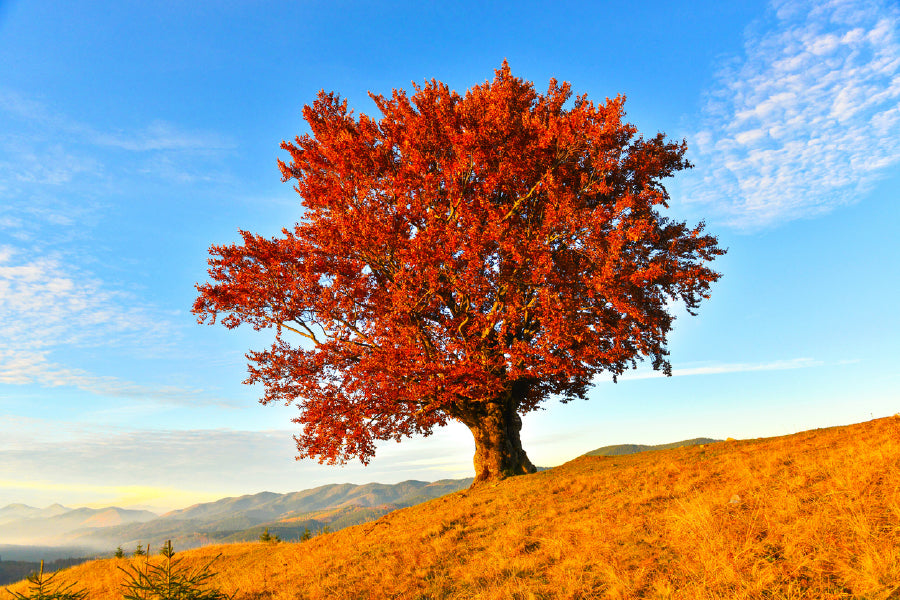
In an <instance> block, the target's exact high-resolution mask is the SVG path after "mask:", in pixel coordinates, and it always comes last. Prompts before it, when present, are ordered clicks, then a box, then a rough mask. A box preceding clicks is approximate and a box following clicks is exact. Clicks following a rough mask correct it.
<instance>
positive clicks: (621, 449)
mask: <svg viewBox="0 0 900 600" xmlns="http://www.w3.org/2000/svg"><path fill="white" fill-rule="evenodd" d="M721 441H722V440H714V439H712V438H694V439H691V440H682V441H680V442H672V443H670V444H657V445H655V446H645V445H643V444H617V445H614V446H603V447H602V448H597V449H596V450H591V451H590V452H585V454H584V456H625V455H626V454H637V453H638V452H651V451H653V450H671V449H672V448H681V447H682V446H699V445H701V444H714V443H715V442H721Z"/></svg>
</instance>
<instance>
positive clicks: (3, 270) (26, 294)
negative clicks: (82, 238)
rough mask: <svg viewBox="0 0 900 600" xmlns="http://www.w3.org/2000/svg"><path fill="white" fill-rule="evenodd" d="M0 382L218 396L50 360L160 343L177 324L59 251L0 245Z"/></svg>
mask: <svg viewBox="0 0 900 600" xmlns="http://www.w3.org/2000/svg"><path fill="white" fill-rule="evenodd" d="M0 339H2V340H3V344H2V346H0V384H14V385H23V384H38V385H42V386H45V387H60V386H69V387H74V388H77V389H81V390H83V391H88V392H91V393H94V394H98V395H102V396H114V397H120V398H132V399H145V400H157V401H163V402H167V403H186V402H190V403H192V404H196V403H201V404H210V403H214V404H223V402H222V401H220V400H217V399H209V398H206V399H205V398H204V396H203V395H202V394H201V392H200V390H195V389H187V388H183V387H177V386H171V385H158V386H153V385H141V384H137V383H133V382H129V381H125V380H122V379H119V378H116V377H109V376H98V375H94V374H91V373H89V372H87V371H85V370H83V369H77V368H72V367H68V366H65V365H63V364H60V363H59V362H58V361H54V360H53V355H54V353H55V352H57V351H59V350H62V349H72V348H87V347H96V346H104V347H107V348H109V347H117V346H118V347H120V348H135V347H141V348H146V347H148V346H156V347H160V348H164V347H166V346H168V345H170V344H172V343H173V342H175V341H177V339H178V328H177V327H176V326H175V325H174V324H172V323H170V322H168V320H167V319H166V317H165V316H164V315H161V314H160V311H158V310H154V309H153V308H152V307H149V306H146V305H143V306H142V305H141V304H140V303H139V302H137V301H136V300H135V299H134V298H132V297H131V296H130V295H128V294H126V293H124V292H121V291H112V290H110V289H108V288H107V286H105V285H104V284H103V282H102V281H100V280H98V279H96V278H93V277H91V276H90V274H89V273H85V272H83V271H82V270H80V269H79V268H77V267H76V266H74V265H72V264H69V263H66V262H65V261H64V260H63V259H62V258H61V257H54V256H38V257H30V256H29V255H27V254H26V253H25V252H23V251H21V250H16V249H14V248H12V247H10V246H0Z"/></svg>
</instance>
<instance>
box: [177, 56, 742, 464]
mask: <svg viewBox="0 0 900 600" xmlns="http://www.w3.org/2000/svg"><path fill="white" fill-rule="evenodd" d="M371 97H372V99H373V100H374V101H375V103H376V104H377V105H378V108H379V109H380V111H381V112H382V114H383V117H382V118H381V119H380V120H375V119H372V118H370V117H368V116H366V115H360V116H359V117H358V118H356V117H355V116H354V115H353V112H352V111H350V110H348V108H347V102H346V100H344V101H342V100H341V99H340V98H339V97H338V96H337V95H335V94H333V93H332V94H326V93H324V92H321V93H320V94H319V96H318V98H317V99H316V101H315V102H314V103H313V104H312V106H306V107H305V108H304V113H303V114H304V117H305V119H306V121H307V122H308V123H309V126H310V129H311V134H307V135H303V136H300V137H297V138H296V140H295V141H294V142H292V143H288V142H283V143H282V145H281V147H282V148H283V149H284V150H286V151H288V152H289V153H290V162H288V163H285V162H282V161H279V166H280V167H281V171H282V175H283V180H284V181H287V180H290V179H292V180H294V181H295V189H296V190H297V193H298V194H299V195H300V197H301V198H302V203H303V206H304V207H305V213H304V215H303V221H302V222H301V223H298V224H296V225H295V226H294V227H293V229H291V230H288V229H285V230H283V236H282V237H277V238H273V239H267V238H263V237H261V236H258V235H254V234H251V233H249V232H246V231H242V232H241V235H242V236H243V240H244V241H243V244H242V245H227V246H213V247H212V248H211V250H210V252H211V255H212V258H211V259H210V260H209V264H210V269H209V274H210V277H211V278H212V280H213V283H206V284H203V285H198V291H199V297H198V298H197V300H196V303H195V304H194V309H193V310H194V312H195V313H196V314H197V315H198V318H199V321H200V322H206V321H208V322H210V323H213V322H215V320H216V317H217V316H219V315H222V319H221V320H222V323H223V324H224V325H225V326H226V327H229V328H231V327H236V326H237V325H239V324H241V323H248V324H250V325H252V326H253V327H254V328H256V329H260V328H267V327H274V328H275V333H276V337H275V341H274V343H273V344H272V346H271V348H269V349H267V350H263V351H259V352H250V353H249V354H248V355H247V356H248V359H249V360H250V366H249V370H250V376H249V378H248V379H247V382H248V383H262V384H264V386H265V396H264V398H263V399H262V402H263V403H268V402H274V401H282V402H285V403H296V404H297V406H298V407H299V409H300V416H299V417H298V418H297V419H295V422H297V423H301V424H302V425H303V431H302V433H301V434H300V435H298V436H297V437H296V440H297V447H298V450H299V453H300V455H301V457H317V458H319V459H320V461H323V462H329V463H335V462H343V461H346V460H347V459H349V458H351V457H359V458H360V460H362V462H364V463H365V462H367V460H368V458H369V457H371V456H372V455H373V454H374V442H375V441H376V440H385V439H390V438H394V439H397V440H399V439H401V438H402V437H404V436H409V435H411V434H413V433H420V434H428V433H430V432H431V431H432V429H433V427H434V426H436V425H444V424H445V423H446V422H447V420H448V419H454V418H455V419H459V420H463V419H461V418H460V416H461V415H465V414H467V412H471V411H472V410H477V408H478V407H479V405H486V404H490V403H496V402H499V401H506V402H510V401H511V402H512V403H513V404H512V408H513V409H514V410H515V411H516V412H517V413H519V414H524V413H527V412H529V411H531V410H534V409H535V408H536V407H537V406H538V404H539V403H540V402H541V401H542V400H544V399H545V398H547V396H548V395H550V394H558V395H560V396H561V397H562V398H563V400H568V399H572V398H575V397H584V395H585V392H586V390H587V388H588V387H589V386H590V384H591V380H592V378H593V377H594V376H595V375H597V374H598V373H600V372H602V371H607V372H610V373H612V374H613V375H617V374H621V373H622V372H623V371H625V370H626V369H628V368H630V367H633V366H635V364H636V361H637V360H642V359H643V358H644V357H647V358H649V359H650V361H651V362H652V365H653V368H655V369H659V370H662V371H664V372H666V373H669V372H670V369H671V368H670V365H669V363H668V361H667V360H666V356H667V354H668V352H667V349H666V335H667V333H668V332H669V331H670V328H671V326H672V321H673V316H672V315H671V314H670V313H669V308H670V306H669V305H668V304H667V302H669V301H670V300H681V301H683V302H684V304H685V305H686V306H687V308H688V309H689V310H693V309H694V308H696V307H697V306H698V304H699V303H700V301H701V300H702V299H703V298H707V297H708V290H709V286H710V283H711V282H713V281H715V280H716V279H718V277H719V274H718V273H716V272H714V271H712V270H711V269H709V268H708V267H707V266H706V264H707V263H708V262H709V261H711V260H713V259H714V258H715V257H716V256H717V255H721V254H723V253H724V250H722V249H720V248H719V247H718V246H717V240H716V238H714V237H712V236H709V235H704V234H703V233H702V229H703V224H702V223H701V224H700V225H698V226H697V227H694V228H690V227H688V226H687V225H686V224H685V223H682V222H675V221H671V220H669V219H667V218H666V217H663V216H661V215H660V207H666V206H667V205H666V200H667V199H668V194H667V192H666V190H665V188H664V187H663V186H662V184H661V183H660V180H661V179H662V178H664V177H668V176H671V175H672V174H674V173H675V172H676V171H679V170H681V169H684V168H687V167H689V166H690V165H689V163H688V162H687V161H686V160H685V158H684V153H685V150H686V145H685V143H684V142H682V143H674V142H670V141H667V140H666V139H665V138H664V136H663V134H659V135H657V136H655V137H652V138H650V139H644V138H642V137H640V136H637V131H636V129H635V128H634V126H632V125H630V124H628V123H624V122H623V121H622V119H623V116H624V111H623V104H624V98H623V97H617V98H615V99H613V100H609V99H607V100H606V102H605V103H604V104H598V105H595V104H594V103H593V102H590V101H588V100H587V97H586V96H579V97H577V98H575V100H574V103H573V104H571V105H570V106H569V107H566V106H565V104H566V102H567V100H569V99H570V97H571V92H570V86H569V84H567V83H563V84H561V85H560V84H558V83H557V82H556V81H555V80H551V81H550V85H549V89H548V91H547V93H546V94H538V93H536V92H535V90H534V87H533V85H532V84H531V83H530V82H525V81H523V80H521V79H518V78H514V77H513V76H512V75H511V74H510V71H509V67H508V65H507V64H506V63H505V62H504V64H503V67H502V68H501V69H500V70H498V71H497V72H496V75H495V78H494V80H493V81H492V82H486V83H484V84H483V85H480V86H476V87H473V88H472V89H470V90H468V91H467V92H466V94H465V96H460V95H459V94H457V93H456V92H452V91H450V90H449V89H448V87H447V86H446V85H444V84H443V83H441V82H438V81H434V80H432V81H431V83H429V84H427V85H425V86H424V87H418V86H416V87H415V93H414V94H413V95H412V96H407V94H406V93H405V92H404V91H402V90H395V91H394V92H393V95H392V96H391V97H390V98H386V97H384V96H376V95H371ZM288 332H290V333H288ZM303 340H305V341H303ZM504 398H505V400H498V399H504ZM510 398H511V399H512V400H510Z"/></svg>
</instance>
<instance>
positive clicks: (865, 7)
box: [684, 0, 900, 229]
mask: <svg viewBox="0 0 900 600" xmlns="http://www.w3.org/2000/svg"><path fill="white" fill-rule="evenodd" d="M750 29H751V30H752V32H751V33H748V36H747V39H746V43H745V53H744V55H743V56H741V57H738V58H735V59H733V60H731V61H729V62H728V63H726V65H725V66H724V67H723V68H722V70H721V72H720V74H719V76H718V84H717V85H716V87H715V88H714V89H713V90H711V91H710V92H709V96H708V102H707V105H706V107H705V109H704V115H703V120H702V125H701V128H700V130H699V131H696V132H694V133H693V134H690V133H689V134H688V135H687V137H688V140H689V143H692V144H693V147H694V148H695V149H696V152H694V154H693V157H692V158H693V160H694V162H695V163H696V166H697V168H696V169H695V170H694V172H693V174H692V176H689V177H688V178H687V182H686V185H685V190H684V191H685V194H684V195H685V198H686V201H687V202H692V203H699V204H701V205H702V207H703V210H704V211H707V212H709V211H712V212H714V213H715V212H717V213H718V214H717V217H718V218H720V219H723V220H725V221H727V222H728V223H730V224H731V225H734V226H736V227H739V228H744V229H757V228H761V227H768V226H772V225H776V224H778V223H781V222H784V221H788V220H792V219H797V218H803V217H809V216H813V215H816V214H821V213H824V212H828V211H830V210H832V209H834V208H835V207H837V206H840V205H842V204H847V203H852V202H854V201H856V200H858V199H859V197H860V196H861V195H862V194H863V193H865V191H866V190H867V189H869V188H870V187H871V186H872V184H873V183H874V182H875V181H876V180H877V179H878V177H880V176H881V175H882V174H883V173H884V171H885V169H887V168H888V167H891V166H894V165H896V164H897V163H898V162H900V9H898V7H897V6H896V5H895V4H892V3H886V2H879V1H878V0H874V1H867V0H859V1H857V0H827V1H825V2H821V1H812V0H800V1H796V2H794V1H786V0H776V1H775V2H774V3H773V4H772V6H771V9H770V15H769V19H768V21H767V22H766V23H757V24H755V25H754V26H753V27H752V28H750Z"/></svg>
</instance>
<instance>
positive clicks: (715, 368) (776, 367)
mask: <svg viewBox="0 0 900 600" xmlns="http://www.w3.org/2000/svg"><path fill="white" fill-rule="evenodd" d="M848 362H852V361H848ZM824 364H825V363H824V362H822V361H820V360H814V359H812V358H791V359H787V360H775V361H770V362H762V363H717V364H706V365H699V366H695V367H688V368H683V369H676V368H673V369H672V377H688V376H692V375H724V374H726V373H747V372H753V371H784V370H788V369H808V368H810V367H821V366H822V365H824ZM658 377H665V375H663V374H662V373H660V372H659V371H649V370H641V371H627V372H626V373H625V374H624V375H622V376H620V377H619V378H618V379H619V381H633V380H637V379H655V378H658ZM603 380H609V381H612V377H604V378H603Z"/></svg>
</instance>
